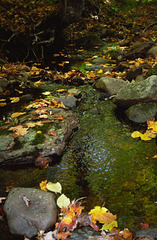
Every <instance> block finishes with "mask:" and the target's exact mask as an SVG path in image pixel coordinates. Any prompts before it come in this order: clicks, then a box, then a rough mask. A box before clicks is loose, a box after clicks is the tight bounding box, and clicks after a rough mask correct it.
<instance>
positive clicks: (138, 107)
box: [125, 102, 157, 123]
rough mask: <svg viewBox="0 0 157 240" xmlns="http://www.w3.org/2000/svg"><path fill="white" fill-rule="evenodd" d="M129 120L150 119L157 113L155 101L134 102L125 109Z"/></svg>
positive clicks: (142, 120) (140, 121)
mask: <svg viewBox="0 0 157 240" xmlns="http://www.w3.org/2000/svg"><path fill="white" fill-rule="evenodd" d="M125 113H126V115H127V117H128V118H129V120H131V121H133V122H136V123H144V122H146V121H147V120H151V119H152V118H153V117H155V115H156V114H157V103H155V102H149V103H142V104H135V105H133V106H131V107H130V108H128V109H127V110H126V111H125Z"/></svg>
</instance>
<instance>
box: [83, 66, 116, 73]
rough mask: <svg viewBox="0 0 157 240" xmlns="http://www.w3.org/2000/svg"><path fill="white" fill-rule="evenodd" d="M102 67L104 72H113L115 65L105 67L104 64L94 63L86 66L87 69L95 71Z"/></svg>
mask: <svg viewBox="0 0 157 240" xmlns="http://www.w3.org/2000/svg"><path fill="white" fill-rule="evenodd" d="M100 69H102V70H103V72H108V71H109V72H112V70H113V67H112V66H108V67H104V66H103V65H98V64H92V65H91V66H88V67H86V70H87V71H95V70H100Z"/></svg>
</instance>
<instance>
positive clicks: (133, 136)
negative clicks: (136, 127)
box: [131, 131, 142, 138]
mask: <svg viewBox="0 0 157 240" xmlns="http://www.w3.org/2000/svg"><path fill="white" fill-rule="evenodd" d="M141 135H142V133H140V132H139V131H134V132H133V133H132V134H131V137H132V138H138V137H141Z"/></svg>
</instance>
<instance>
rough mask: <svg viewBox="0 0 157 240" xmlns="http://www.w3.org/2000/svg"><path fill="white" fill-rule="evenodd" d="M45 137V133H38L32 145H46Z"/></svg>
mask: <svg viewBox="0 0 157 240" xmlns="http://www.w3.org/2000/svg"><path fill="white" fill-rule="evenodd" d="M44 140H45V135H44V134H43V133H37V134H36V135H35V138H34V140H33V141H32V145H37V144H42V143H44Z"/></svg>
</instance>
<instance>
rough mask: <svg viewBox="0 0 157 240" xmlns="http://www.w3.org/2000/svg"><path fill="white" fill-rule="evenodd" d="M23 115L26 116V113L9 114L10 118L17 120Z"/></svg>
mask: <svg viewBox="0 0 157 240" xmlns="http://www.w3.org/2000/svg"><path fill="white" fill-rule="evenodd" d="M24 114H26V112H15V113H13V114H11V118H17V117H19V116H21V115H24Z"/></svg>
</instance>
